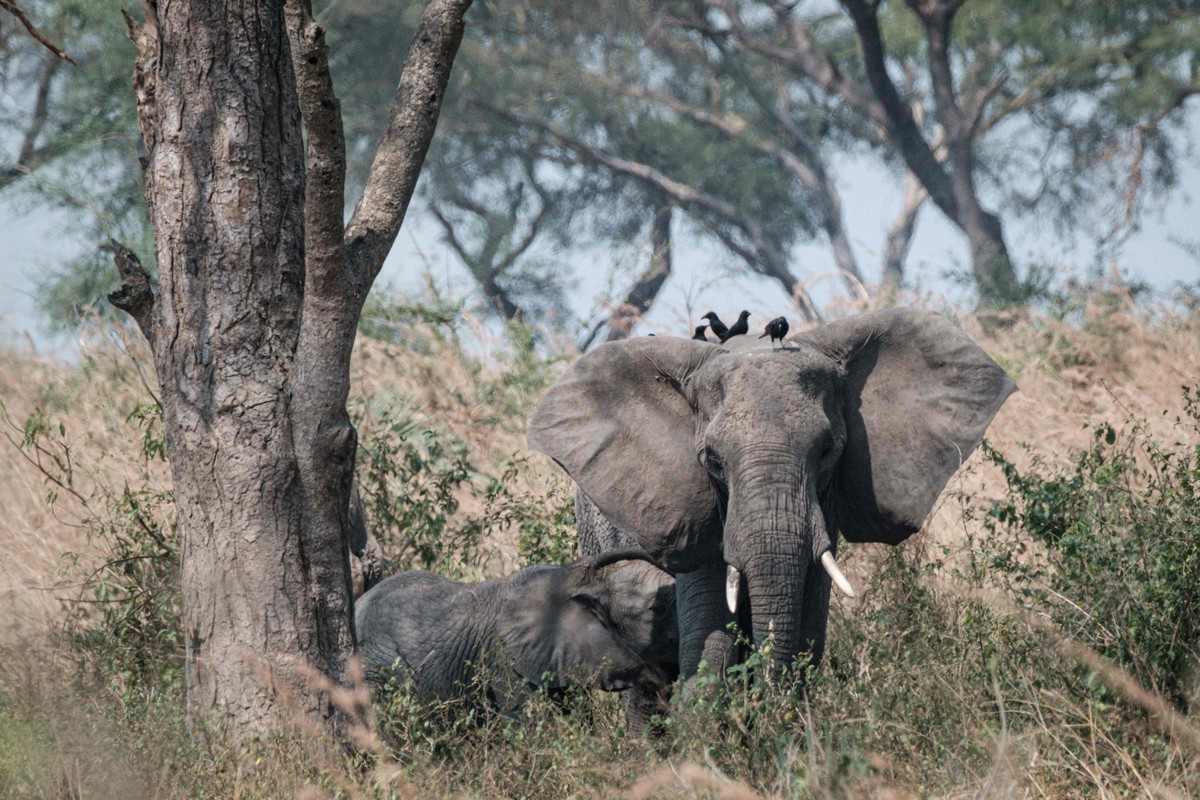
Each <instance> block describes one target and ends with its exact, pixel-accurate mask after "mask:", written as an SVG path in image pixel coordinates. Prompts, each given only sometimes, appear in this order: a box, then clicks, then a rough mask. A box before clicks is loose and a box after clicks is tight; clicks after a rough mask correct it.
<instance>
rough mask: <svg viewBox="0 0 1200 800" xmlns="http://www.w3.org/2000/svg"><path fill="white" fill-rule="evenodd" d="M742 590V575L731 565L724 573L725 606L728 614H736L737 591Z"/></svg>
mask: <svg viewBox="0 0 1200 800" xmlns="http://www.w3.org/2000/svg"><path fill="white" fill-rule="evenodd" d="M741 588H742V573H741V572H740V571H739V570H738V568H737V567H735V566H734V565H733V564H729V565H728V569H727V570H726V571H725V605H727V606H729V613H730V614H736V613H737V601H738V591H739V590H740V589H741Z"/></svg>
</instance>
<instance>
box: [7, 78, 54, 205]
mask: <svg viewBox="0 0 1200 800" xmlns="http://www.w3.org/2000/svg"><path fill="white" fill-rule="evenodd" d="M62 63H63V62H62V60H61V59H59V58H55V57H54V56H47V57H46V64H45V66H44V67H43V68H42V72H41V75H39V76H38V85H37V93H36V94H35V95H34V102H33V113H32V114H31V115H30V117H29V127H27V128H26V129H25V135H24V136H23V137H22V138H21V149H20V150H19V151H18V153H17V160H16V162H15V163H13V164H10V165H8V166H5V167H3V168H0V189H3V188H4V187H5V186H8V185H9V184H11V183H12V182H13V181H15V180H17V179H18V178H20V177H22V176H24V175H28V174H29V173H30V172H32V171H33V170H34V169H36V168H37V167H38V166H40V165H41V164H42V163H44V162H45V161H47V160H49V159H50V158H53V157H54V156H56V155H58V154H60V153H62V152H63V150H64V149H65V147H63V146H62V145H61V144H54V143H52V144H49V145H44V146H42V147H38V146H37V139H38V136H40V135H41V133H42V129H43V128H45V126H46V120H47V118H48V117H49V110H50V87H51V84H52V82H53V80H54V75H55V73H57V72H58V69H59V67H61V66H62Z"/></svg>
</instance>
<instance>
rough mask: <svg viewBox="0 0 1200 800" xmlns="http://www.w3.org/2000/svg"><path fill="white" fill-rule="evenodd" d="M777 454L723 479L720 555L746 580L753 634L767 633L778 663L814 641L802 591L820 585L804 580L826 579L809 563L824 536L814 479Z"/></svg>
mask: <svg viewBox="0 0 1200 800" xmlns="http://www.w3.org/2000/svg"><path fill="white" fill-rule="evenodd" d="M781 461H783V463H779V461H776V462H775V463H766V464H763V463H759V464H754V465H747V466H745V467H743V469H742V470H741V471H740V479H739V480H737V481H735V482H734V484H733V485H731V486H730V487H729V488H730V493H729V514H728V517H727V522H726V529H725V534H726V535H725V542H726V554H725V555H726V561H727V562H729V563H730V564H732V565H733V566H734V567H737V568H738V569H740V570H741V572H742V576H743V579H744V580H745V582H746V588H747V594H748V596H749V601H750V617H751V624H752V626H753V636H754V641H755V643H756V644H762V643H763V642H764V641H765V640H766V639H767V637H768V636H770V637H772V638H773V640H774V659H773V660H774V663H775V665H776V667H780V666H784V665H789V664H791V663H792V661H793V660H794V659H795V658H796V656H797V655H799V654H800V653H802V652H812V651H813V649H814V645H815V646H816V648H818V649H819V647H820V644H821V643H815V642H806V641H804V639H805V638H806V635H807V633H806V632H811V630H812V625H811V624H810V623H811V621H809V622H808V623H806V621H805V619H804V614H805V612H806V608H805V605H806V603H805V598H806V595H808V594H811V593H812V590H813V589H815V588H818V587H815V586H809V585H808V584H809V583H810V582H813V581H814V580H815V581H827V579H826V578H825V576H824V574H823V571H822V570H821V569H820V567H815V565H816V564H817V559H819V558H820V556H821V554H822V553H823V552H824V551H825V550H826V549H828V542H829V537H828V535H827V533H826V531H825V520H824V517H823V515H822V514H821V509H820V505H819V502H818V500H817V494H816V485H815V483H814V482H813V480H812V479H811V478H810V477H809V476H808V475H806V474H804V472H803V470H802V469H801V468H800V467H799V466H798V465H797V464H795V462H794V461H790V460H783V459H781ZM814 610H815V609H811V608H810V609H807V611H808V613H810V614H811V613H812V612H813V611H814Z"/></svg>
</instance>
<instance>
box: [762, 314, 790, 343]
mask: <svg viewBox="0 0 1200 800" xmlns="http://www.w3.org/2000/svg"><path fill="white" fill-rule="evenodd" d="M787 332H788V323H787V320H786V319H784V318H783V317H776V318H775V319H773V320H771V321H770V322H768V323H767V329H766V330H765V331H763V334H762V336H760V337H758V338H760V339H763V338H765V337H767V336H770V337H771V347H774V346H775V342H776V341H780V342H782V341H783V337H785V336H787Z"/></svg>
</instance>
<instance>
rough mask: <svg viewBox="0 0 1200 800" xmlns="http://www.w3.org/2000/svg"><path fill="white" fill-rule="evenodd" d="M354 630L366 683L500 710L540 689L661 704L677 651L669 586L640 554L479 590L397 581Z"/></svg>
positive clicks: (373, 599) (434, 580) (368, 599)
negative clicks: (601, 692) (633, 694)
mask: <svg viewBox="0 0 1200 800" xmlns="http://www.w3.org/2000/svg"><path fill="white" fill-rule="evenodd" d="M354 621H355V626H356V628H357V632H358V639H359V644H360V647H361V650H362V655H363V660H364V661H365V663H366V667H367V675H368V677H370V678H371V680H373V681H375V682H376V683H384V682H387V681H389V680H392V679H395V680H396V681H398V682H404V681H407V680H411V681H412V689H413V690H414V692H415V693H416V695H417V696H418V697H420V698H422V699H424V700H454V699H465V700H467V701H468V703H469V704H471V705H472V706H474V707H485V706H490V707H492V708H493V709H497V710H501V711H509V710H512V709H514V708H516V707H517V706H519V705H520V703H521V702H522V700H523V699H525V697H527V695H528V693H529V691H530V690H531V689H532V688H534V687H538V686H541V687H546V688H550V689H561V688H565V687H567V686H569V685H576V684H579V685H586V686H593V687H599V688H601V689H605V690H607V691H623V690H626V689H630V688H633V687H641V688H642V690H643V693H645V694H648V695H651V696H654V695H656V694H661V691H660V689H661V684H662V683H663V681H664V677H663V671H662V670H661V669H660V668H658V667H656V666H655V665H656V664H657V663H659V662H661V661H663V660H664V659H666V660H670V661H673V660H674V659H675V657H676V655H675V654H676V652H677V650H678V640H677V638H676V631H677V629H678V628H677V624H676V622H675V590H674V580H673V579H672V578H671V576H670V575H668V574H667V573H665V572H663V571H662V570H660V569H658V567H656V566H655V565H653V564H652V563H650V562H649V560H648V559H647V558H646V556H645V555H644V554H641V553H637V552H610V553H606V554H604V555H602V556H598V557H591V558H582V559H579V560H578V561H575V562H574V563H572V564H569V565H565V566H559V565H538V566H532V567H527V568H525V569H523V570H521V571H519V572H517V573H515V574H514V575H511V576H509V577H506V578H500V579H496V580H491V581H485V582H482V583H474V584H469V583H459V582H456V581H452V580H449V579H447V578H443V577H441V576H439V575H435V574H433V573H430V572H421V571H413V572H403V573H399V574H397V575H393V576H391V577H389V578H386V579H384V580H383V581H382V582H381V583H379V584H378V585H377V586H375V587H374V588H373V589H372V590H371V591H369V592H367V593H366V594H365V595H363V597H362V598H361V599H360V600H359V601H358V603H357V604H356V608H355V618H354Z"/></svg>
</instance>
